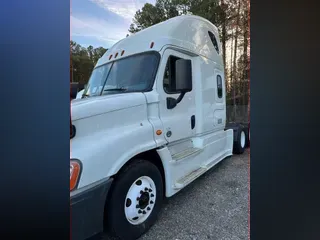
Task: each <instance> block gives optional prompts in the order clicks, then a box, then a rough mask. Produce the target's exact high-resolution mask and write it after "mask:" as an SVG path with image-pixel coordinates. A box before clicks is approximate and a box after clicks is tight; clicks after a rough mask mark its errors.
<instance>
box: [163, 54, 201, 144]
mask: <svg viewBox="0 0 320 240" xmlns="http://www.w3.org/2000/svg"><path fill="white" fill-rule="evenodd" d="M162 59H163V60H162V61H161V64H160V66H159V71H158V73H159V75H158V78H157V91H158V93H159V95H160V96H159V98H160V105H159V111H160V119H161V121H162V124H163V126H164V135H165V138H166V140H167V141H168V142H169V143H170V142H175V141H178V140H183V139H188V138H191V137H192V136H193V135H194V134H195V123H196V119H195V114H196V110H195V90H194V86H195V81H194V73H193V72H192V76H193V77H192V86H193V88H192V90H191V91H190V92H187V93H186V94H185V95H184V97H183V99H182V100H181V102H179V103H178V104H177V105H176V106H175V107H174V108H172V109H170V107H168V105H167V98H175V99H178V97H179V95H180V93H178V92H177V91H176V90H175V62H176V61H177V60H178V59H189V60H191V64H192V69H193V66H194V59H193V57H191V56H189V55H187V54H184V53H181V52H177V51H175V50H172V49H167V50H165V51H164V53H163V56H162Z"/></svg>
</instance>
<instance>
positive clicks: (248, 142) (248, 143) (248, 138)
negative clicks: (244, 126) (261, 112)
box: [247, 123, 250, 147]
mask: <svg viewBox="0 0 320 240" xmlns="http://www.w3.org/2000/svg"><path fill="white" fill-rule="evenodd" d="M247 147H250V123H249V126H248V135H247Z"/></svg>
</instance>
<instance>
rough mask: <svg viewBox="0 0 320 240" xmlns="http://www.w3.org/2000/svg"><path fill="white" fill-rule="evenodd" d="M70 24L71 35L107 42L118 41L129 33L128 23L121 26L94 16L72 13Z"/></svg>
mask: <svg viewBox="0 0 320 240" xmlns="http://www.w3.org/2000/svg"><path fill="white" fill-rule="evenodd" d="M70 25H71V26H70V27H71V37H77V36H78V37H79V36H81V37H91V38H96V39H97V40H99V41H101V42H105V43H106V44H110V43H112V44H113V43H116V42H117V41H119V40H120V39H123V38H125V37H126V35H127V33H128V31H127V29H128V26H126V25H124V26H119V25H115V24H111V23H109V22H108V21H106V20H103V19H97V18H94V17H86V16H73V15H71V17H70Z"/></svg>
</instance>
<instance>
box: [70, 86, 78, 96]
mask: <svg viewBox="0 0 320 240" xmlns="http://www.w3.org/2000/svg"><path fill="white" fill-rule="evenodd" d="M77 94H78V84H70V98H71V99H75V98H76V97H77Z"/></svg>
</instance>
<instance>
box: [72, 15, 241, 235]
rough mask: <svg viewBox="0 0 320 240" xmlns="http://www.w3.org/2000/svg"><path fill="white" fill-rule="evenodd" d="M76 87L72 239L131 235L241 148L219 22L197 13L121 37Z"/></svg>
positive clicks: (137, 232)
mask: <svg viewBox="0 0 320 240" xmlns="http://www.w3.org/2000/svg"><path fill="white" fill-rule="evenodd" d="M81 95H82V98H81V99H78V100H77V101H72V102H71V125H72V127H71V129H72V134H70V138H71V139H70V145H71V152H70V198H71V213H72V216H71V217H72V220H71V222H72V226H71V227H72V239H86V238H88V237H91V236H92V235H94V234H96V233H98V232H101V231H102V230H104V229H107V230H108V231H109V233H110V234H111V235H114V236H116V237H118V238H120V239H137V238H138V237H139V236H141V235H142V234H143V233H145V232H146V231H147V230H148V229H149V228H150V227H151V226H152V225H153V224H154V223H155V221H156V218H157V214H158V212H159V211H160V208H161V203H162V200H163V198H164V197H171V196H172V195H174V194H176V193H177V192H178V191H180V190H181V189H183V188H184V187H185V186H186V185H188V184H189V183H191V182H192V181H193V180H195V179H196V178H198V177H199V176H200V175H202V174H203V173H205V172H206V171H207V170H209V169H210V168H212V167H213V166H214V165H216V164H217V163H218V162H220V161H221V160H223V159H224V158H226V157H228V156H231V155H232V154H233V152H237V153H242V152H243V150H244V148H245V139H246V136H245V131H244V130H243V129H242V128H237V127H234V128H233V129H228V128H226V90H225V75H224V66H223V60H222V51H221V44H220V41H219V34H218V29H217V28H216V27H215V26H214V25H213V24H212V23H210V22H209V21H207V20H206V19H203V18H201V17H197V16H179V17H175V18H172V19H170V20H167V21H165V22H162V23H160V24H157V25H154V26H152V27H150V28H147V29H145V30H143V31H141V32H138V33H136V34H134V35H132V36H129V37H127V38H125V39H123V40H121V41H119V42H118V43H116V44H115V45H114V46H113V47H111V48H110V49H108V51H107V52H106V53H105V54H104V55H103V56H102V57H101V58H100V59H99V61H98V62H97V64H96V66H95V68H94V70H93V72H92V75H91V77H90V79H89V82H88V84H87V86H86V88H85V89H84V92H83V94H81ZM71 136H72V137H71Z"/></svg>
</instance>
